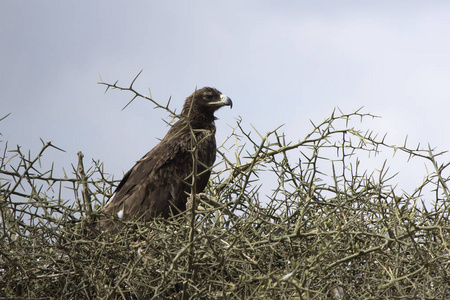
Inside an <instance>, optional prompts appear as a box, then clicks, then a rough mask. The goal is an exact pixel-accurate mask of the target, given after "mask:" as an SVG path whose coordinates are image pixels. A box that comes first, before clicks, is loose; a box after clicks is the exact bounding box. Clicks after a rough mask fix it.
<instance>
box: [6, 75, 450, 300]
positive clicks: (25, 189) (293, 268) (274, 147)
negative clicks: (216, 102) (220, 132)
mask: <svg viewBox="0 0 450 300" xmlns="http://www.w3.org/2000/svg"><path fill="white" fill-rule="evenodd" d="M138 75H139V74H138ZM137 77H138V76H136V78H134V80H133V81H132V83H131V85H130V86H126V87H125V86H120V85H119V84H118V82H116V83H113V84H109V83H104V82H101V84H104V85H106V86H107V88H108V89H111V88H113V89H120V90H124V91H127V92H130V93H131V94H132V99H131V101H133V100H135V99H146V100H148V101H152V102H153V103H154V104H155V106H156V107H159V108H161V109H164V110H165V111H166V112H169V114H170V115H171V117H172V118H176V115H175V113H174V112H173V111H172V110H171V109H170V108H169V104H170V103H167V104H160V103H158V102H157V101H154V100H153V99H152V98H151V96H144V95H142V94H141V93H139V92H138V91H136V90H135V89H134V88H133V83H134V82H135V80H136V79H137ZM131 101H130V102H131ZM373 117H374V116H373V115H370V114H366V113H363V112H362V110H357V111H355V112H352V113H343V112H341V111H339V110H335V111H333V112H332V114H331V115H330V116H329V117H328V118H326V119H325V120H324V121H323V122H321V123H312V127H311V131H310V133H309V134H307V135H306V136H305V137H303V138H302V139H300V140H299V141H298V142H290V141H287V140H286V137H285V135H284V134H283V133H282V132H281V129H280V128H277V129H275V130H273V131H271V132H269V133H267V134H265V135H261V134H259V133H258V132H257V131H256V130H254V129H253V130H246V129H245V127H246V124H245V120H237V122H236V124H235V125H234V126H232V128H231V132H230V134H229V135H228V138H227V139H226V140H225V141H223V143H222V144H221V146H220V147H219V149H218V156H219V158H220V159H218V161H219V163H218V165H216V166H214V167H213V168H212V171H213V174H212V176H211V180H210V183H209V185H208V187H207V190H206V193H205V194H201V195H197V194H195V190H194V191H193V193H192V195H191V199H192V201H194V202H198V204H199V205H198V206H197V205H192V206H191V208H190V209H188V210H187V211H186V213H185V214H182V215H180V216H178V217H176V218H172V219H168V220H163V219H155V220H154V221H152V222H148V223H145V224H142V223H139V222H135V221H134V222H127V224H126V225H127V226H126V228H125V229H124V230H123V231H122V232H121V233H120V234H118V235H111V234H107V233H105V232H102V231H101V230H99V229H98V226H97V225H96V222H97V218H98V217H99V215H100V214H101V207H102V206H103V205H104V203H105V200H106V199H108V197H109V196H110V195H111V190H112V189H113V187H114V185H115V184H117V181H116V180H113V177H112V176H111V175H109V174H107V173H106V172H105V170H104V166H103V164H102V163H100V162H98V161H94V162H93V163H92V164H91V165H90V166H89V167H85V163H84V162H83V155H82V153H81V152H80V153H79V155H78V161H77V163H76V166H75V165H74V166H73V170H72V173H71V174H66V176H64V177H62V178H59V177H55V176H53V170H52V169H50V170H41V169H40V168H39V167H38V165H37V162H38V161H39V160H40V159H41V158H42V157H43V156H45V155H51V151H58V149H57V148H56V147H55V146H54V145H52V144H51V143H46V142H43V146H42V149H41V150H40V151H39V152H38V153H37V154H36V155H34V156H33V155H31V154H30V153H28V154H25V153H23V152H22V151H21V149H20V147H17V148H16V149H14V150H8V149H7V147H6V145H7V144H6V143H5V142H2V144H1V146H2V150H3V151H2V157H1V166H0V189H1V191H0V210H1V228H0V229H1V239H0V277H1V280H0V295H1V296H2V297H23V298H25V297H27V298H44V297H64V298H125V299H129V298H130V299H131V298H155V299H160V298H162V297H166V298H170V297H172V298H224V299H234V298H239V299H240V298H246V299H252V298H258V299H259V298H263V297H264V298H286V299H288V298H289V299H291V298H293V297H295V298H300V299H324V298H327V297H328V298H330V299H344V298H347V299H380V298H388V299H447V298H449V297H450V290H449V288H448V282H449V275H450V274H449V258H448V254H449V248H448V245H449V244H450V238H449V233H450V224H449V216H448V214H449V211H450V210H449V203H450V202H449V190H448V187H447V182H448V176H447V175H446V171H447V166H448V165H449V163H444V164H440V163H439V162H438V159H439V158H440V157H441V155H442V153H436V152H435V151H434V150H433V149H431V148H430V147H428V148H424V149H422V148H419V147H415V148H410V147H408V146H407V145H406V143H404V144H403V145H402V146H395V145H389V144H387V143H386V142H385V137H384V136H382V137H378V136H377V135H375V134H374V133H372V132H371V131H362V130H359V129H358V128H356V127H351V126H349V124H350V123H349V122H351V121H352V120H354V119H357V120H361V121H362V122H364V120H365V119H367V118H373ZM169 123H170V121H169ZM0 125H1V122H0ZM194 146H195V145H194ZM390 151H394V152H395V153H397V154H398V153H399V152H401V153H406V154H407V155H408V157H409V158H410V159H413V160H423V161H425V162H426V163H427V165H428V166H431V168H433V169H432V171H430V172H429V173H428V174H427V175H426V176H425V180H424V181H423V183H422V184H420V185H419V186H417V187H416V188H415V189H414V190H413V192H411V193H409V194H408V193H406V192H399V191H398V189H397V188H394V186H393V178H395V177H393V175H392V174H395V173H391V172H392V170H391V171H389V170H388V169H389V166H388V163H387V162H384V163H382V164H381V165H380V166H378V168H377V170H364V169H361V164H360V162H361V161H363V160H364V159H366V158H367V157H368V156H367V154H376V153H383V152H390ZM396 157H398V156H397V155H396V156H395V157H394V158H396ZM267 174H268V175H269V177H270V180H265V179H264V178H265V176H266V175H267ZM418 176H421V175H420V174H418ZM68 189H70V190H71V191H72V192H73V193H72V195H73V196H71V197H67V196H64V195H65V192H64V191H66V190H68ZM262 189H264V190H265V191H270V193H269V194H268V195H265V194H264V193H262V192H261V191H262ZM430 190H431V191H433V192H432V193H429V192H428V191H430ZM423 202H427V203H428V205H423Z"/></svg>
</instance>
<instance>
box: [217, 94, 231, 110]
mask: <svg viewBox="0 0 450 300" xmlns="http://www.w3.org/2000/svg"><path fill="white" fill-rule="evenodd" d="M220 100H222V105H223V106H229V107H230V108H233V102H232V101H231V99H230V98H228V97H227V96H226V95H224V94H221V95H220Z"/></svg>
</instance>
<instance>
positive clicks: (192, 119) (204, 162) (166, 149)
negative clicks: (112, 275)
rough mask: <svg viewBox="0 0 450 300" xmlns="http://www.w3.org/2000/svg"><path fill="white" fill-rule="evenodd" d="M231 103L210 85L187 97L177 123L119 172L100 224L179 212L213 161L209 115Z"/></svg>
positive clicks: (201, 185)
mask: <svg viewBox="0 0 450 300" xmlns="http://www.w3.org/2000/svg"><path fill="white" fill-rule="evenodd" d="M232 105H233V103H232V101H231V99H230V98H229V97H227V96H225V95H224V94H222V93H221V92H219V91H218V90H217V89H215V88H212V87H204V88H202V89H199V90H196V91H195V92H194V93H193V94H192V95H190V96H189V97H187V98H186V101H185V103H184V106H183V109H182V111H181V114H180V115H179V119H178V121H177V122H176V123H175V124H173V125H172V127H171V128H170V129H169V131H168V132H167V134H166V135H165V137H164V138H163V139H162V140H161V141H160V143H159V144H158V145H156V146H155V147H154V148H153V149H152V150H150V152H148V153H147V154H146V155H145V156H144V157H142V158H141V159H140V160H139V161H137V162H136V164H135V165H134V167H133V168H131V170H129V171H128V172H127V173H126V174H125V175H124V177H123V179H122V180H121V182H120V183H119V185H118V186H117V188H116V190H115V192H114V193H113V195H112V196H111V198H110V199H109V201H108V202H107V203H106V205H105V207H104V213H105V218H104V219H103V220H102V221H101V225H102V227H104V228H107V229H111V230H112V231H118V230H120V229H121V228H122V227H123V225H122V224H121V222H117V221H116V220H117V219H120V220H122V221H128V220H139V221H143V222H146V221H149V220H151V219H153V218H156V217H163V218H169V217H170V216H174V215H177V214H179V213H180V212H183V211H185V210H186V202H187V199H188V194H189V193H190V192H191V185H192V182H195V183H196V186H195V191H196V192H197V193H201V192H203V190H204V189H205V187H206V185H207V183H208V180H209V177H210V174H211V167H212V166H213V164H214V161H215V159H216V139H215V133H216V126H215V124H214V120H216V117H215V116H214V113H215V111H217V110H218V109H219V108H221V107H223V106H230V108H231V107H232ZM193 155H195V157H196V159H195V160H194V159H193ZM194 161H196V168H195V169H194ZM194 170H195V171H196V172H195V173H196V175H197V176H196V177H195V179H196V180H194V181H193V180H192V179H193V178H192V175H193V173H194V172H193V171H194Z"/></svg>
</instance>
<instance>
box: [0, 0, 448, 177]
mask: <svg viewBox="0 0 450 300" xmlns="http://www.w3.org/2000/svg"><path fill="white" fill-rule="evenodd" d="M0 24H1V31H0V38H1V41H2V46H1V47H0V64H1V77H0V79H1V80H0V88H1V92H2V100H1V103H2V105H1V116H3V115H5V114H7V113H11V116H9V117H8V118H7V119H6V120H4V121H2V122H0V133H2V135H3V136H2V137H1V138H2V139H3V140H6V141H9V147H10V148H11V147H15V145H16V144H19V145H21V146H22V148H23V149H24V150H26V149H30V148H31V149H32V150H33V151H34V152H37V150H38V149H39V146H40V140H39V138H42V139H43V140H45V141H49V140H51V141H52V142H53V143H54V144H55V145H57V146H58V147H60V148H62V149H65V150H66V151H67V152H66V153H58V152H56V151H52V152H49V153H48V154H47V156H48V157H49V160H50V161H52V160H55V161H56V165H55V167H56V168H62V167H65V168H68V167H69V166H70V163H75V162H76V160H77V158H76V152H77V151H79V150H81V151H82V152H83V153H84V154H85V156H86V158H85V161H86V162H89V161H90V160H91V158H94V159H100V160H101V161H104V163H105V168H106V171H108V172H111V173H113V174H115V176H116V178H120V177H121V174H122V171H125V172H126V171H127V170H128V169H129V168H130V167H131V166H132V165H133V163H134V162H135V161H136V160H138V159H139V158H140V157H141V156H142V155H144V154H145V153H146V152H147V151H148V150H150V149H151V148H152V147H153V146H154V145H155V144H156V143H157V139H156V138H157V137H159V138H161V137H162V136H163V135H164V134H165V132H166V131H167V127H166V125H165V124H164V123H163V122H162V121H161V118H164V117H166V114H165V113H164V112H162V111H159V110H153V109H152V105H151V104H150V103H147V102H144V101H139V100H138V101H136V102H134V103H133V104H132V105H131V106H129V107H128V108H127V109H126V110H124V111H121V108H122V107H123V106H124V105H125V104H126V103H127V102H128V100H129V99H130V95H129V94H127V93H124V92H118V91H110V92H108V93H106V94H104V88H103V87H102V86H99V85H97V81H98V80H99V74H101V76H102V78H103V80H104V81H107V82H114V81H116V80H119V83H122V84H124V85H126V84H129V82H130V81H131V80H132V79H133V78H134V76H135V75H136V74H137V73H138V72H139V71H140V70H141V69H144V71H143V73H142V75H141V77H140V79H138V81H137V82H136V88H138V89H139V90H140V91H141V92H143V93H147V88H148V87H150V88H151V90H152V95H153V97H154V98H155V99H157V100H159V101H161V102H165V101H166V100H167V99H168V98H169V96H172V108H177V109H178V110H179V109H180V108H181V106H182V103H183V101H184V99H185V98H186V96H188V95H189V94H190V93H192V92H193V90H194V89H195V87H196V86H197V87H203V86H208V85H209V86H214V87H216V88H218V89H219V90H220V91H222V92H223V93H224V94H226V95H228V96H229V97H230V98H231V99H233V103H234V106H233V110H228V109H226V110H225V109H224V110H221V111H219V112H218V113H217V116H218V117H219V119H220V120H219V121H217V122H216V124H217V127H218V138H217V139H218V141H219V142H220V141H221V140H223V139H224V137H225V136H226V135H227V134H229V132H230V131H229V127H228V126H227V124H234V123H235V121H234V118H236V117H238V116H241V117H242V118H243V120H244V125H245V126H247V128H251V127H250V124H253V125H254V126H255V127H256V128H257V129H258V130H259V131H260V132H262V133H265V132H267V131H270V130H272V129H274V128H275V127H277V126H278V125H281V124H285V127H284V131H285V132H286V134H287V138H288V139H289V140H293V141H296V140H298V139H302V138H303V136H304V135H305V133H307V132H309V131H310V130H311V125H310V123H309V119H311V120H313V121H315V122H320V121H322V120H323V119H324V118H326V117H328V116H329V115H330V114H331V112H332V110H333V108H334V107H336V106H339V107H340V108H341V109H342V110H344V111H345V112H351V111H352V110H355V109H357V108H359V107H361V106H364V107H365V109H364V111H366V112H370V113H373V114H376V115H380V116H382V117H383V118H382V119H377V120H375V121H373V122H369V123H367V125H364V126H366V127H367V126H369V127H371V128H372V129H373V130H374V131H375V132H379V133H380V134H384V133H385V132H388V141H389V142H390V143H396V144H402V143H403V140H404V138H405V136H406V135H408V136H409V138H408V140H409V141H411V145H413V144H414V143H417V142H420V143H421V144H423V145H426V144H427V143H430V144H431V145H432V146H435V147H438V149H441V150H447V149H450V141H449V139H448V134H447V131H448V129H447V128H448V127H449V125H450V121H449V117H448V111H449V110H450V38H449V37H450V2H448V1H127V2H125V1H89V2H79V1H44V2H42V1H39V2H37V1H2V3H1V4H0ZM51 155H53V156H51ZM448 158H449V157H448V156H447V159H448ZM419 173H423V170H420V171H419ZM420 178H421V177H420ZM420 178H419V179H420Z"/></svg>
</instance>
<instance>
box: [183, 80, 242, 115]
mask: <svg viewBox="0 0 450 300" xmlns="http://www.w3.org/2000/svg"><path fill="white" fill-rule="evenodd" d="M222 106H230V108H231V107H232V106H233V102H231V99H230V98H228V97H227V96H225V95H224V94H222V93H221V92H219V91H218V90H217V89H215V88H212V87H204V88H202V89H199V90H196V91H195V92H194V93H192V95H190V96H189V97H187V99H186V102H185V103H184V106H183V110H182V111H181V116H182V117H186V118H188V119H191V120H192V119H194V118H195V119H198V118H202V119H203V120H204V121H211V122H212V121H214V119H215V117H214V112H215V111H216V110H218V109H219V108H221V107H222Z"/></svg>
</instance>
